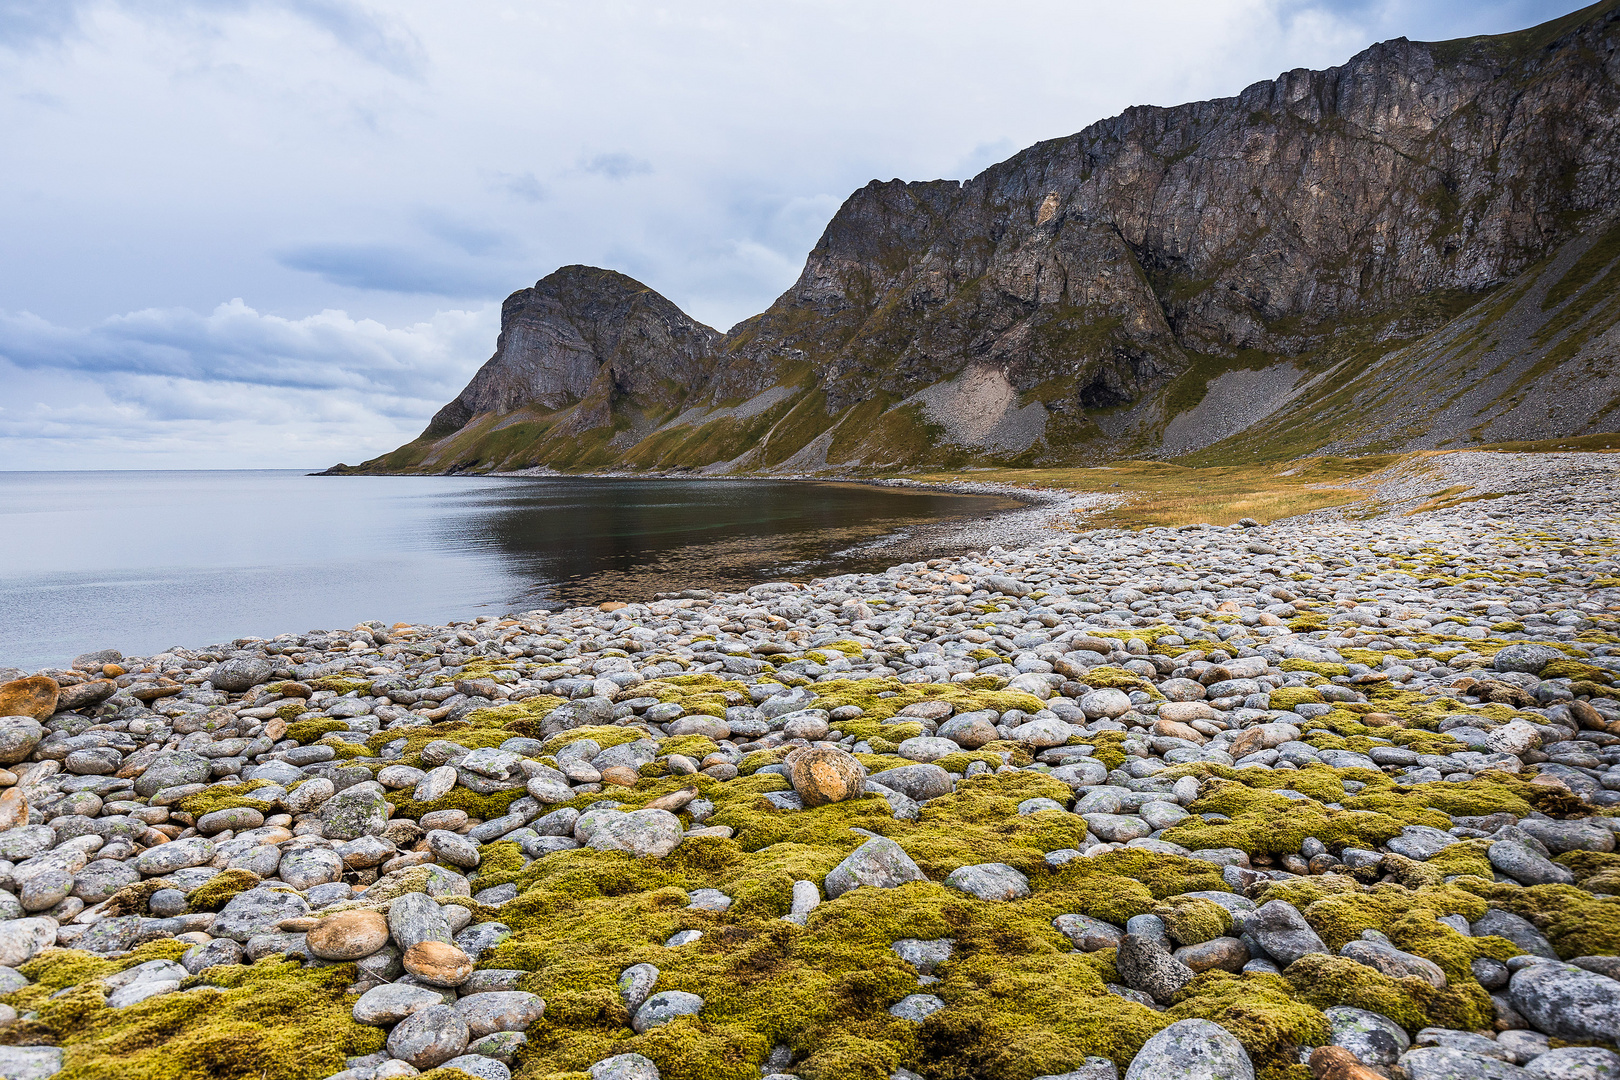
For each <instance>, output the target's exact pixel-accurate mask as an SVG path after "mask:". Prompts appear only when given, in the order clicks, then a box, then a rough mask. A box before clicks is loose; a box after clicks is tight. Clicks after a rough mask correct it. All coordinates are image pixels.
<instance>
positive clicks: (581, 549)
mask: <svg viewBox="0 0 1620 1080" xmlns="http://www.w3.org/2000/svg"><path fill="white" fill-rule="evenodd" d="M1015 505H1016V504H1014V503H1013V502H1012V501H1011V500H1007V499H1001V498H997V497H993V496H971V495H952V494H942V493H936V492H919V491H908V490H897V489H893V488H882V487H872V486H868V485H861V484H838V483H809V482H800V481H781V480H634V479H593V478H583V477H580V478H576V477H567V478H510V477H425V476H399V477H396V476H345V477H326V476H306V475H304V474H302V473H298V472H290V471H263V472H224V471H220V472H32V473H30V472H0V667H19V668H29V669H34V668H39V667H42V666H50V665H64V664H66V663H67V662H68V661H69V660H71V659H72V658H73V657H74V656H76V655H77V654H79V653H81V652H87V651H90V650H92V649H104V648H115V649H119V650H121V651H123V652H124V653H125V654H126V655H130V656H141V655H150V654H151V653H154V652H159V651H161V650H163V649H165V648H168V647H169V646H173V645H181V646H185V647H188V648H197V647H200V646H203V645H208V644H214V643H218V642H223V641H229V640H231V639H232V638H237V637H249V636H253V637H273V636H275V635H277V634H282V633H289V632H294V633H301V632H304V631H307V630H312V629H317V628H324V629H331V628H336V627H348V626H353V625H354V624H355V623H357V622H361V621H364V620H370V619H380V620H382V621H383V622H385V623H394V622H428V623H443V622H446V621H448V620H451V619H467V618H472V617H474V616H477V615H485V614H489V615H502V614H506V613H507V612H515V611H526V610H530V609H533V608H539V607H549V608H553V609H555V608H558V607H562V606H567V605H571V604H584V603H599V602H601V601H604V600H625V601H635V600H647V599H651V598H652V596H653V594H654V593H657V592H676V591H681V590H685V589H693V588H732V589H734V588H742V587H746V586H748V585H752V584H755V583H757V582H760V581H769V580H774V579H795V580H804V579H807V578H810V577H816V576H826V575H829V574H839V573H847V572H851V571H869V570H879V569H883V568H885V567H887V566H890V565H892V564H894V563H896V562H901V561H904V560H905V558H906V557H907V556H905V555H902V554H897V553H896V552H895V551H893V550H890V551H888V552H883V551H879V550H873V549H872V547H871V545H873V543H874V542H882V541H883V540H884V539H885V538H893V537H896V536H897V535H905V534H908V533H917V532H930V531H933V532H938V531H941V529H940V527H941V526H942V525H947V524H949V522H951V521H956V520H968V519H978V518H983V517H985V516H987V515H992V514H996V513H999V512H1001V511H1003V510H1006V509H1009V508H1011V507H1013V506H1015ZM910 557H913V558H915V557H917V556H916V555H914V554H913V555H911V556H910Z"/></svg>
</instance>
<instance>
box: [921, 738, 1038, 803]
mask: <svg viewBox="0 0 1620 1080" xmlns="http://www.w3.org/2000/svg"><path fill="white" fill-rule="evenodd" d="M975 761H982V762H984V763H985V764H986V765H988V766H990V768H992V769H999V768H1001V766H1002V764H1003V762H1002V760H1001V755H1000V754H996V753H992V752H991V751H988V750H964V751H962V752H961V753H959V754H946V755H945V756H944V757H942V758H940V759H939V760H938V761H936V762H934V764H935V765H938V766H939V767H940V768H942V769H944V770H945V771H947V772H953V773H965V772H967V767H968V766H969V765H971V764H972V763H973V762H975ZM901 764H905V765H909V764H912V763H911V762H909V761H902V762H901ZM1058 801H1059V802H1067V801H1068V800H1067V798H1064V799H1059V800H1058Z"/></svg>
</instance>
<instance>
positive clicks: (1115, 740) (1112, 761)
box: [1088, 731, 1129, 769]
mask: <svg viewBox="0 0 1620 1080" xmlns="http://www.w3.org/2000/svg"><path fill="white" fill-rule="evenodd" d="M1088 738H1090V739H1091V742H1092V745H1093V747H1094V748H1095V749H1093V750H1092V751H1091V756H1092V757H1094V758H1096V759H1097V760H1098V761H1100V762H1102V763H1103V764H1104V765H1106V766H1108V768H1110V769H1117V768H1119V767H1120V766H1121V765H1123V764H1125V759H1126V758H1127V757H1128V756H1129V755H1127V754H1126V753H1125V749H1124V747H1125V732H1123V731H1099V732H1097V733H1096V734H1094V735H1090V736H1088Z"/></svg>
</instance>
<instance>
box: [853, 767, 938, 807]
mask: <svg viewBox="0 0 1620 1080" xmlns="http://www.w3.org/2000/svg"><path fill="white" fill-rule="evenodd" d="M871 781H872V783H874V784H880V785H882V786H883V787H886V788H889V789H890V790H891V791H898V792H899V793H900V794H902V795H904V796H905V797H906V798H908V799H911V800H912V801H914V802H926V801H927V800H929V799H937V798H939V797H940V796H941V795H949V794H950V793H951V791H952V790H953V788H954V784H955V781H953V780H952V778H951V774H950V773H948V772H946V771H945V770H944V769H942V768H940V767H939V766H938V765H932V764H918V765H901V766H900V767H899V768H895V769H884V770H883V771H882V772H880V773H873V774H872V776H871Z"/></svg>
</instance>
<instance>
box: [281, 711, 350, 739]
mask: <svg viewBox="0 0 1620 1080" xmlns="http://www.w3.org/2000/svg"><path fill="white" fill-rule="evenodd" d="M348 730H349V725H348V724H347V723H345V722H344V721H342V720H333V719H331V718H330V717H323V718H322V719H320V720H300V721H298V722H297V723H295V724H288V725H287V736H286V737H287V738H289V739H293V740H295V741H297V742H299V743H305V744H307V743H312V742H315V741H316V740H317V739H319V738H320V737H321V736H322V735H325V734H327V733H328V732H332V731H348Z"/></svg>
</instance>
